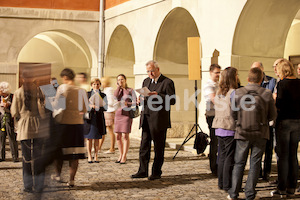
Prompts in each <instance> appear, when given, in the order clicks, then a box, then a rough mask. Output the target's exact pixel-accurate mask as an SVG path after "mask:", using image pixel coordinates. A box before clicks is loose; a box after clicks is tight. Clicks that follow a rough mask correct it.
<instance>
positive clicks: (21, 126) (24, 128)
mask: <svg viewBox="0 0 300 200" xmlns="http://www.w3.org/2000/svg"><path fill="white" fill-rule="evenodd" d="M21 78H22V81H23V85H22V87H21V88H19V89H17V90H16V92H15V94H14V98H13V102H12V106H11V115H12V117H14V118H15V123H16V127H17V131H16V132H17V140H18V141H21V149H22V155H23V160H22V161H23V162H22V164H23V182H24V191H25V192H33V190H34V191H35V192H42V191H43V188H44V176H45V165H44V155H43V150H44V139H45V138H46V137H47V136H48V128H49V124H48V123H47V120H45V106H44V102H45V97H44V95H43V93H42V92H41V90H40V88H39V87H37V86H36V85H35V84H34V83H33V82H34V80H35V78H36V77H34V73H32V71H31V70H26V69H24V70H23V74H22V77H21Z"/></svg>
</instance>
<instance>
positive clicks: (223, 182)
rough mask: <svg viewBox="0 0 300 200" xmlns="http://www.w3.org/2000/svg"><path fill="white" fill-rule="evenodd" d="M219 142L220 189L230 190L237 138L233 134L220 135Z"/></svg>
mask: <svg viewBox="0 0 300 200" xmlns="http://www.w3.org/2000/svg"><path fill="white" fill-rule="evenodd" d="M218 142H219V154H218V186H219V188H220V189H223V190H225V191H228V190H229V189H230V188H231V183H232V170H233V166H234V152H235V139H234V137H233V136H228V137H218Z"/></svg>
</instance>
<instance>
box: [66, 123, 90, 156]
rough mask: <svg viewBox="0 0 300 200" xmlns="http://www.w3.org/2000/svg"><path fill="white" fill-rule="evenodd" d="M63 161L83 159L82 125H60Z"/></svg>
mask: <svg viewBox="0 0 300 200" xmlns="http://www.w3.org/2000/svg"><path fill="white" fill-rule="evenodd" d="M61 130H62V143H61V147H62V154H63V160H77V159H85V152H86V149H85V148H84V137H83V124H61Z"/></svg>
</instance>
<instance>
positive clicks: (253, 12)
mask: <svg viewBox="0 0 300 200" xmlns="http://www.w3.org/2000/svg"><path fill="white" fill-rule="evenodd" d="M299 8H300V1H298V0H289V1H281V0H274V1H260V0H252V1H247V2H246V4H245V6H244V8H243V10H242V12H241V15H240V17H239V20H238V22H237V25H236V29H235V33H234V38H233V44H232V55H233V57H232V65H233V66H235V67H238V68H239V69H240V71H244V72H246V71H248V69H249V67H250V65H251V63H252V62H253V61H257V60H260V61H262V62H263V63H264V66H265V70H266V71H269V73H270V75H272V76H274V73H273V72H272V64H273V62H274V60H275V59H276V58H279V57H283V56H284V51H285V43H286V39H287V35H288V32H289V30H290V27H291V24H292V22H293V20H294V18H295V16H296V14H297V12H298V10H299ZM242 76H243V77H242V79H245V76H246V74H244V75H242ZM244 83H245V82H244Z"/></svg>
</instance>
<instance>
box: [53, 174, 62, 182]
mask: <svg viewBox="0 0 300 200" xmlns="http://www.w3.org/2000/svg"><path fill="white" fill-rule="evenodd" d="M51 180H54V181H57V182H60V181H61V178H60V176H57V175H55V174H52V175H51Z"/></svg>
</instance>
